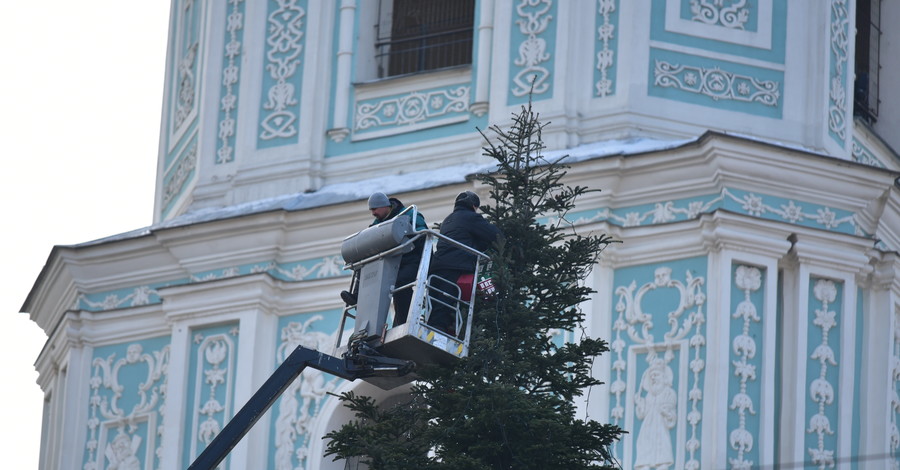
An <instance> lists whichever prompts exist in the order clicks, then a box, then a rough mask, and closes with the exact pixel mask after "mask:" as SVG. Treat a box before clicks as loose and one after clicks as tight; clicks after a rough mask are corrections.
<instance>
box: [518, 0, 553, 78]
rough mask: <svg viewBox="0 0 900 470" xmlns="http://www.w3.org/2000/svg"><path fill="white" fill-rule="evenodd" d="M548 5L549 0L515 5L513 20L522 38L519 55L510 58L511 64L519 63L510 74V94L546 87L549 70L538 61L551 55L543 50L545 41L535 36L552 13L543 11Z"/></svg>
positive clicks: (551, 2)
mask: <svg viewBox="0 0 900 470" xmlns="http://www.w3.org/2000/svg"><path fill="white" fill-rule="evenodd" d="M552 6H553V1H552V0H521V1H520V2H519V4H518V5H516V13H518V15H519V19H517V20H516V24H517V25H519V31H520V32H521V33H522V34H524V35H525V40H524V41H522V43H521V44H519V57H517V58H516V59H513V64H515V65H516V66H517V67H522V69H521V70H519V71H518V72H517V73H516V75H515V76H514V77H513V83H515V87H513V89H512V94H513V96H525V95H527V94H528V93H529V92H533V93H534V94H541V93H544V92H545V91H547V90H548V89H550V84H549V83H548V82H547V80H548V79H549V78H550V70H548V69H547V68H546V67H544V66H542V65H541V64H543V63H544V62H547V61H548V60H550V57H551V55H550V53H549V52H547V49H548V47H547V41H546V40H545V39H544V38H542V37H539V36H540V34H542V33H543V32H544V31H546V30H547V27H548V26H549V25H550V21H551V20H552V19H553V15H548V14H547V13H548V12H549V11H550V8H551V7H552Z"/></svg>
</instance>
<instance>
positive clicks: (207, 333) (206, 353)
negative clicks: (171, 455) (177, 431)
mask: <svg viewBox="0 0 900 470" xmlns="http://www.w3.org/2000/svg"><path fill="white" fill-rule="evenodd" d="M191 335H192V338H191V339H192V341H191V343H192V344H191V350H190V367H189V371H188V377H187V394H186V395H185V396H186V398H185V409H186V410H188V413H187V415H186V416H185V422H184V429H185V433H184V434H185V442H184V451H185V452H184V464H185V465H184V467H185V468H187V467H188V465H190V463H191V462H193V461H194V459H195V458H197V456H198V455H200V452H202V451H203V449H205V448H206V446H208V445H209V443H210V442H212V440H213V439H215V437H216V436H218V435H219V433H220V432H221V431H222V429H223V428H224V427H225V424H227V423H228V421H229V420H230V419H231V418H232V415H233V413H234V410H233V407H234V378H235V363H236V362H237V349H238V335H239V330H238V326H237V323H233V324H230V325H222V326H217V327H213V328H204V329H198V330H193V331H192V332H191ZM226 462H227V461H226Z"/></svg>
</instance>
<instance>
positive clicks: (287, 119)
mask: <svg viewBox="0 0 900 470" xmlns="http://www.w3.org/2000/svg"><path fill="white" fill-rule="evenodd" d="M276 3H277V4H278V7H277V8H276V9H275V10H274V11H272V12H271V13H269V17H268V22H267V24H268V32H269V35H268V36H267V37H266V45H267V46H268V47H267V49H266V71H268V72H269V76H270V77H271V78H272V79H273V80H275V84H274V85H272V86H271V87H269V89H268V91H267V93H266V101H265V102H264V103H263V109H265V110H266V111H269V113H268V114H266V115H265V116H263V117H262V121H261V122H260V126H261V127H262V131H261V132H260V134H259V138H260V139H262V140H272V139H277V138H284V137H292V136H294V135H297V126H296V121H297V115H296V114H295V113H294V112H293V111H292V110H290V109H288V108H289V107H292V106H295V105H296V104H297V103H298V100H297V96H296V90H295V88H294V84H293V83H291V82H290V81H289V80H290V79H291V78H293V77H294V75H295V74H296V73H297V69H298V68H299V67H300V54H301V53H302V52H303V44H302V40H303V35H304V32H303V26H304V23H303V20H304V18H305V17H306V11H305V10H304V9H303V8H302V7H301V6H300V5H298V1H297V0H276Z"/></svg>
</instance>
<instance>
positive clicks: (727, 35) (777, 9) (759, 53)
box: [651, 0, 787, 64]
mask: <svg viewBox="0 0 900 470" xmlns="http://www.w3.org/2000/svg"><path fill="white" fill-rule="evenodd" d="M651 1H652V13H651V18H652V20H651V23H652V25H651V28H652V29H651V39H652V40H654V41H658V42H659V44H658V45H659V46H661V47H662V46H664V45H665V44H666V43H668V44H673V45H676V44H677V45H679V46H683V47H691V48H697V49H698V50H703V51H707V52H713V53H722V54H729V55H732V56H735V57H747V58H753V59H758V60H764V61H767V62H772V63H777V64H784V47H785V31H786V23H787V22H786V18H785V15H786V12H787V2H786V1H785V0H651Z"/></svg>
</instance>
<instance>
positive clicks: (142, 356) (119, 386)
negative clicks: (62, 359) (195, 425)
mask: <svg viewBox="0 0 900 470" xmlns="http://www.w3.org/2000/svg"><path fill="white" fill-rule="evenodd" d="M141 364H143V365H144V366H146V369H147V375H146V378H145V380H144V381H143V382H140V383H138V384H129V383H123V382H121V381H120V377H119V375H120V373H122V370H123V368H125V367H128V366H134V365H141ZM91 368H92V369H93V373H92V374H91V378H90V381H89V384H90V388H91V397H90V412H89V417H88V421H87V422H88V440H87V446H86V447H87V452H86V453H87V459H86V462H85V464H84V466H83V469H84V470H99V469H101V468H108V469H118V470H133V469H140V468H149V467H150V465H149V464H151V463H152V460H150V459H152V455H156V456H157V457H158V456H160V455H161V454H162V445H161V442H162V440H161V439H154V440H152V441H155V442H157V443H160V445H159V446H157V447H156V448H155V449H154V451H155V453H154V454H149V452H148V454H149V455H146V458H147V459H148V460H147V461H143V460H141V459H140V455H138V449H139V447H140V445H141V443H142V441H143V440H144V439H143V438H142V437H141V435H140V432H139V431H140V429H139V428H140V426H139V424H140V423H142V422H147V423H149V425H148V428H147V429H146V432H147V433H152V434H154V435H155V436H161V434H162V427H163V426H162V420H161V418H162V417H163V416H164V414H165V397H166V384H167V381H168V368H169V346H165V347H163V348H161V349H160V350H158V351H153V352H152V354H150V353H145V352H144V349H143V346H141V345H140V344H139V343H134V344H131V345H129V346H128V348H127V350H126V354H125V357H123V358H120V359H116V355H115V354H111V355H110V356H108V357H106V358H102V357H98V358H94V360H93V362H92V363H91ZM126 394H127V395H128V400H127V401H128V402H129V403H134V405H133V406H132V407H131V409H130V410H126V409H123V408H122V406H121V405H120V402H121V401H125V400H123V398H124V397H125V396H126ZM157 414H158V415H160V419H157V418H156V415H157ZM154 424H155V427H153V425H154ZM102 428H107V429H116V432H115V436H112V437H111V438H110V437H109V436H107V437H106V442H100V439H101V436H102V435H105V433H103V432H101V431H102ZM145 437H146V436H145ZM152 441H151V440H149V439H148V442H152ZM101 451H102V452H103V453H102V455H101V454H100V452H101ZM104 458H105V460H107V461H108V462H109V465H107V466H105V467H104V465H103V464H104V462H103V460H104Z"/></svg>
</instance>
